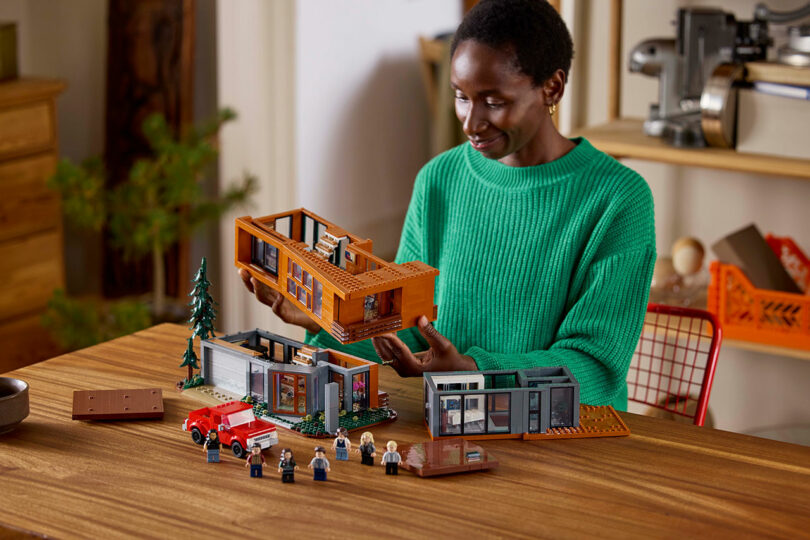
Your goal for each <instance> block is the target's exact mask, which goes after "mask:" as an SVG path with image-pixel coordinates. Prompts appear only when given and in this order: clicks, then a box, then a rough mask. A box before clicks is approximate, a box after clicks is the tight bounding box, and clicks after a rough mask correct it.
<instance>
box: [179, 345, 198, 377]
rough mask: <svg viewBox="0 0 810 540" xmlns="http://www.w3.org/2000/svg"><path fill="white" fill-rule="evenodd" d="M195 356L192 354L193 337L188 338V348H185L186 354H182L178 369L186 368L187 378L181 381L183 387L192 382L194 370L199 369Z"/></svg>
mask: <svg viewBox="0 0 810 540" xmlns="http://www.w3.org/2000/svg"><path fill="white" fill-rule="evenodd" d="M198 360H199V359H198V358H197V354H196V353H195V352H194V337H193V336H192V337H190V338H188V347H187V348H186V352H185V353H183V363H182V364H180V367H188V378H187V379H186V380H185V381H183V382H184V383H185V385H188V384H189V383H191V382H192V381H193V380H194V370H195V369H200V364H199V363H198Z"/></svg>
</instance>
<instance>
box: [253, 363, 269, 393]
mask: <svg viewBox="0 0 810 540" xmlns="http://www.w3.org/2000/svg"><path fill="white" fill-rule="evenodd" d="M250 395H251V397H252V398H253V399H254V400H256V401H258V402H259V403H261V402H263V401H266V400H265V398H264V369H263V368H262V365H261V364H256V363H253V362H251V363H250Z"/></svg>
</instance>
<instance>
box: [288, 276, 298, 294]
mask: <svg viewBox="0 0 810 540" xmlns="http://www.w3.org/2000/svg"><path fill="white" fill-rule="evenodd" d="M297 288H298V287H296V285H295V282H294V281H293V280H292V279H290V278H287V292H288V293H290V294H291V295H293V296H295V294H296V290H297Z"/></svg>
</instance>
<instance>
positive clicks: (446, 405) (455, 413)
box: [439, 396, 461, 435]
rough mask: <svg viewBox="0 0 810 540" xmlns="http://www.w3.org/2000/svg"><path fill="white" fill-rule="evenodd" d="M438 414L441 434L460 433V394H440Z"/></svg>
mask: <svg viewBox="0 0 810 540" xmlns="http://www.w3.org/2000/svg"><path fill="white" fill-rule="evenodd" d="M439 416H440V418H441V434H442V435H461V396H441V398H440V405H439Z"/></svg>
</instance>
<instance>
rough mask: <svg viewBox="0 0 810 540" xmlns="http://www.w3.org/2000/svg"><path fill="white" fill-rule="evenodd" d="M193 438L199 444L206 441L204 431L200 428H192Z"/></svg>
mask: <svg viewBox="0 0 810 540" xmlns="http://www.w3.org/2000/svg"><path fill="white" fill-rule="evenodd" d="M191 440H192V441H194V442H195V443H197V444H199V445H202V443H204V442H205V437H204V436H203V434H202V431H200V430H199V429H197V428H191Z"/></svg>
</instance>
